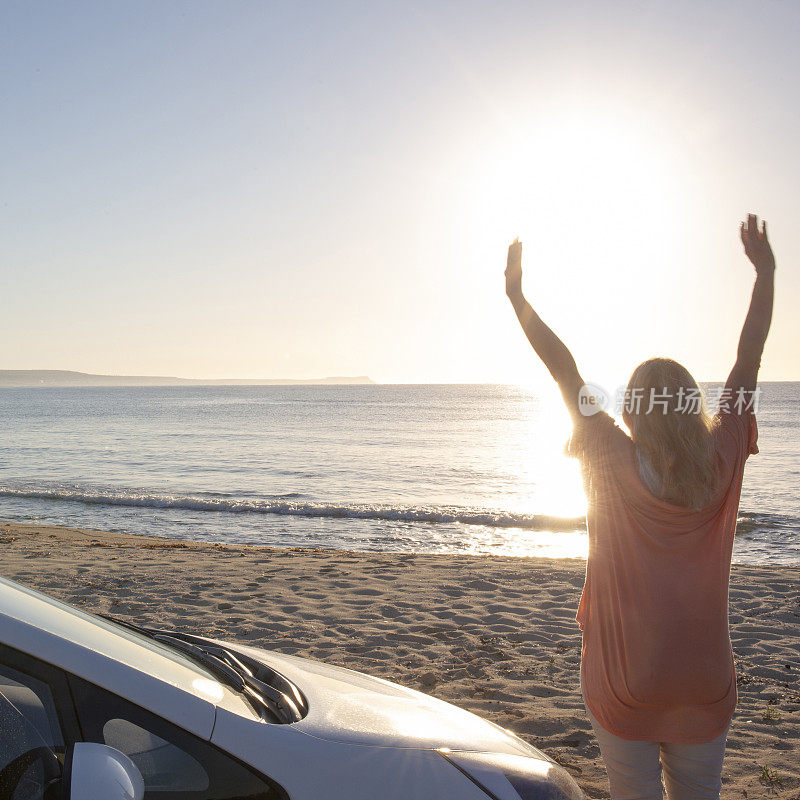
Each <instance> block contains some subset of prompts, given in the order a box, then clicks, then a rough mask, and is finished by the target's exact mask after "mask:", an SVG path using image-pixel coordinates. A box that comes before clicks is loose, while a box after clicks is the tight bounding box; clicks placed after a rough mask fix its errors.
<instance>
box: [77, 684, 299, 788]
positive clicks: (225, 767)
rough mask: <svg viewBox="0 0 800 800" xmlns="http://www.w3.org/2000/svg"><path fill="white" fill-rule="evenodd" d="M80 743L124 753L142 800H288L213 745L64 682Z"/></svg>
mask: <svg viewBox="0 0 800 800" xmlns="http://www.w3.org/2000/svg"><path fill="white" fill-rule="evenodd" d="M68 680H69V686H70V690H71V692H72V697H73V699H74V702H75V708H76V711H77V715H78V719H79V721H80V726H81V729H82V731H83V740H84V741H87V742H98V743H100V744H106V745H109V746H110V747H113V748H115V749H116V750H119V751H120V752H122V753H125V755H127V756H128V757H129V758H130V759H131V761H133V763H134V764H135V765H136V766H137V767H138V768H139V771H140V772H141V773H142V777H143V778H144V785H145V800H218V798H225V799H226V800H227V799H228V798H231V800H232V799H233V798H236V800H287V798H288V795H287V794H286V792H285V791H284V790H283V789H282V788H281V787H280V786H278V785H277V783H275V782H274V781H272V780H270V779H269V778H267V777H266V776H263V775H260V774H258V773H257V772H255V771H254V770H252V769H250V768H249V767H247V766H246V765H244V764H242V763H241V762H240V761H237V760H236V759H234V758H233V757H231V756H230V755H228V754H227V753H224V752H223V751H222V750H219V749H218V748H217V747H215V746H214V745H212V744H210V743H209V742H206V741H204V740H202V739H199V738H198V737H196V736H194V735H193V734H191V733H189V732H188V731H186V730H183V729H182V728H180V727H179V726H177V725H174V724H172V723H171V722H168V721H167V720H165V719H162V718H161V717H158V716H156V715H155V714H152V713H151V712H149V711H147V710H145V709H143V708H141V707H140V706H138V705H136V704H135V703H132V702H130V701H129V700H127V699H126V698H124V697H120V696H118V695H116V694H112V693H111V692H108V691H106V690H105V689H101V688H100V687H99V686H96V685H94V684H92V683H89V682H88V681H85V680H83V679H81V678H77V677H75V676H72V675H70V676H68Z"/></svg>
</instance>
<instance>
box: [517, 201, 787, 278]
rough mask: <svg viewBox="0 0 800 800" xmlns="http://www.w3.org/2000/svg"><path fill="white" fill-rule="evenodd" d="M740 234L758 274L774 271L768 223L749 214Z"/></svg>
mask: <svg viewBox="0 0 800 800" xmlns="http://www.w3.org/2000/svg"><path fill="white" fill-rule="evenodd" d="M740 233H741V236H742V244H743V245H744V252H745V254H746V255H747V257H748V258H749V259H750V261H751V262H752V264H753V266H754V267H755V268H756V273H760V272H765V271H769V270H774V269H775V256H774V255H773V254H772V248H771V247H770V245H769V240H768V239H767V223H766V222H765V221H763V220H762V221H761V230H759V229H758V217H757V216H756V215H755V214H748V215H747V222H746V223H745V222H743V223H742V224H741V225H740ZM509 252H510V251H509Z"/></svg>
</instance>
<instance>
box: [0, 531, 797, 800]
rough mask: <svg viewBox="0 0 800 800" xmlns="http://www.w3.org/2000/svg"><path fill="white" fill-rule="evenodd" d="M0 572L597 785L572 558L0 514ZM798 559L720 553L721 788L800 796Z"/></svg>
mask: <svg viewBox="0 0 800 800" xmlns="http://www.w3.org/2000/svg"><path fill="white" fill-rule="evenodd" d="M0 544H1V545H2V548H0V565H1V566H0V570H1V571H2V575H3V576H5V577H8V578H11V579H13V580H16V581H19V582H21V583H24V584H26V585H28V586H32V587H34V588H36V589H40V590H42V591H44V592H47V593H48V594H51V595H53V596H55V597H58V598H60V599H63V600H65V601H67V602H69V603H73V604H76V605H78V606H80V607H82V608H85V609H87V610H89V611H96V612H105V613H112V614H116V615H119V616H121V617H125V618H129V619H131V620H136V621H139V622H144V623H149V624H158V625H164V626H176V627H181V628H184V629H186V630H191V631H195V632H198V633H201V634H207V635H212V636H216V637H219V638H226V639H230V640H235V641H240V642H246V643H248V644H253V645H257V646H261V647H266V648H270V649H274V650H277V651H280V652H284V653H292V654H298V655H302V656H307V657H309V658H314V659H319V660H324V661H328V662H330V663H334V664H339V665H342V666H345V667H350V668H352V669H356V670H361V671H364V672H368V673H371V674H373V675H377V676H380V677H383V678H387V679H389V680H393V681H396V682H398V683H401V684H404V685H406V686H410V687H413V688H416V689H420V690H422V691H425V692H428V693H430V694H432V695H434V696H436V697H439V698H442V699H444V700H447V701H450V702H453V703H456V704H457V705H460V706H462V707H464V708H467V709H469V710H471V711H474V712H476V713H477V714H480V715H481V716H483V717H486V718H487V719H490V720H492V721H493V722H496V723H497V724H499V725H502V726H503V727H506V728H510V729H512V730H514V731H515V732H516V733H518V734H519V735H520V736H522V737H523V738H524V739H526V740H528V741H529V742H531V743H532V744H534V745H536V746H537V747H539V748H541V749H542V750H544V751H545V752H546V753H548V754H549V755H550V756H551V757H553V758H554V759H556V760H557V761H559V762H560V763H561V764H563V765H564V766H565V767H567V768H568V769H569V770H570V772H571V773H572V774H573V775H574V776H575V778H576V779H577V781H578V783H579V784H580V785H581V787H582V788H583V790H584V791H585V793H586V794H587V796H588V797H592V798H602V797H608V796H609V795H608V783H607V780H606V777H605V771H604V769H603V766H602V763H601V760H600V755H599V750H598V747H597V745H596V744H595V741H594V737H593V735H592V732H591V728H590V726H589V723H588V721H587V719H586V716H585V713H584V710H583V704H582V701H581V698H580V694H579V688H578V667H579V659H580V632H579V630H578V626H577V624H576V623H575V609H576V607H577V603H578V598H579V595H580V590H581V587H582V585H583V574H584V566H585V565H584V563H583V562H582V561H578V560H560V561H555V560H549V559H521V558H508V557H504V558H500V557H472V556H434V555H395V554H377V553H356V552H340V551H326V550H307V549H270V548H263V547H234V546H221V545H211V544H194V543H189V542H183V541H173V540H166V539H154V538H145V537H139V536H136V537H134V536H129V535H125V534H112V533H102V532H96V531H86V530H72V529H67V528H55V527H42V526H35V525H20V524H16V523H0ZM798 579H800V568H796V567H736V566H735V567H734V568H733V573H732V579H731V593H730V597H731V603H730V605H731V632H732V639H733V646H734V652H735V656H736V662H737V669H738V676H739V677H738V683H739V706H738V709H737V713H736V716H735V718H734V722H733V725H732V728H731V731H730V735H729V739H728V751H727V755H726V760H725V767H724V773H723V791H722V796H723V797H724V798H734V797H736V798H741V797H744V798H755V797H785V798H788V799H789V800H796V798H799V797H800V650H799V648H800V589H799V588H798V586H799V585H800V584H799V583H798Z"/></svg>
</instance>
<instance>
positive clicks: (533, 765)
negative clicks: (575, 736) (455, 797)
mask: <svg viewBox="0 0 800 800" xmlns="http://www.w3.org/2000/svg"><path fill="white" fill-rule="evenodd" d="M439 753H440V754H441V755H442V756H444V757H445V758H446V759H447V760H448V761H449V762H450V763H451V764H452V765H453V766H454V767H455V768H456V769H458V770H460V771H461V772H463V773H464V774H465V775H466V776H467V777H468V778H469V779H470V780H471V781H472V782H473V783H475V784H477V785H478V786H480V788H481V789H483V791H484V792H486V794H487V795H488V796H489V797H491V798H493V800H585V797H584V794H583V792H582V791H581V790H580V787H579V786H578V784H577V783H575V780H574V779H573V777H572V776H571V775H570V774H569V773H568V772H567V771H566V770H565V769H564V768H563V767H561V766H559V765H558V764H556V763H555V762H553V761H545V760H544V759H540V758H530V757H528V756H511V755H504V754H502V753H470V752H467V751H465V750H447V749H442V750H439Z"/></svg>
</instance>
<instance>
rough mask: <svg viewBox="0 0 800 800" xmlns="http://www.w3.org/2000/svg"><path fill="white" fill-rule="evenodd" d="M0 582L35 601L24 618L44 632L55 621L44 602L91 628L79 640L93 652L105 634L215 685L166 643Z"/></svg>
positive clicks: (201, 668) (100, 646)
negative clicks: (89, 624) (161, 658)
mask: <svg viewBox="0 0 800 800" xmlns="http://www.w3.org/2000/svg"><path fill="white" fill-rule="evenodd" d="M0 582H2V583H5V584H6V585H8V586H11V587H13V589H15V590H16V591H18V592H23V593H25V594H26V595H28V596H29V597H31V598H34V599H35V600H36V601H38V602H37V603H36V604H35V605H31V606H26V607H25V609H24V618H26V619H28V620H29V621H31V622H33V623H34V624H36V625H37V627H40V628H42V629H44V630H52V629H53V623H54V621H55V620H54V617H53V616H52V615H50V614H46V613H45V610H44V608H42V606H41V604H42V603H46V604H47V605H48V606H49V607H51V608H55V609H58V610H59V611H61V612H66V613H67V614H69V615H70V616H72V617H73V618H77V619H79V620H82V621H86V622H89V623H91V625H92V626H93V629H90V630H87V629H85V628H82V630H81V638H83V639H84V640H85V641H86V643H87V644H88V645H90V646H92V647H93V649H95V650H99V651H103V650H104V649H105V647H104V646H103V644H104V643H105V644H106V645H107V634H109V633H110V634H113V635H114V636H117V637H122V638H123V639H125V640H127V641H128V642H133V643H134V644H136V645H137V646H139V647H142V648H145V650H146V651H147V652H150V653H155V654H157V655H159V656H162V657H164V658H168V659H169V660H170V661H172V662H173V663H175V664H178V665H180V666H181V667H185V668H186V669H189V670H191V671H192V672H194V673H196V674H197V675H198V677H202V678H205V679H206V680H209V681H213V682H214V683H218V680H217V677H216V676H215V675H214V674H213V673H212V672H211V671H210V670H209V669H207V668H206V667H204V666H203V665H201V664H200V663H198V662H197V661H196V660H195V659H192V658H190V657H189V656H187V655H184V654H183V653H182V652H180V651H179V650H176V649H174V648H172V647H169V646H167V645H166V644H162V643H161V642H158V641H156V640H154V639H152V638H150V637H148V636H144V635H143V634H140V633H137V632H136V631H135V630H132V629H130V628H126V627H124V626H123V625H119V624H117V623H115V622H112V621H110V620H106V619H103V618H102V617H98V616H95V615H94V614H89V613H88V612H86V611H81V610H80V609H79V608H75V607H74V606H71V605H69V604H67V603H62V602H61V601H60V600H56V599H54V598H52V597H48V596H47V595H44V594H40V593H39V592H37V591H35V590H33V589H29V588H28V587H27V586H22V585H20V584H17V583H11V582H10V581H5V580H4V579H2V578H0ZM37 610H38V611H39V613H38V614H37V613H36V612H37ZM59 627H62V626H59ZM93 631H94V632H96V635H92V632H93ZM60 632H61V631H60Z"/></svg>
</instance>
